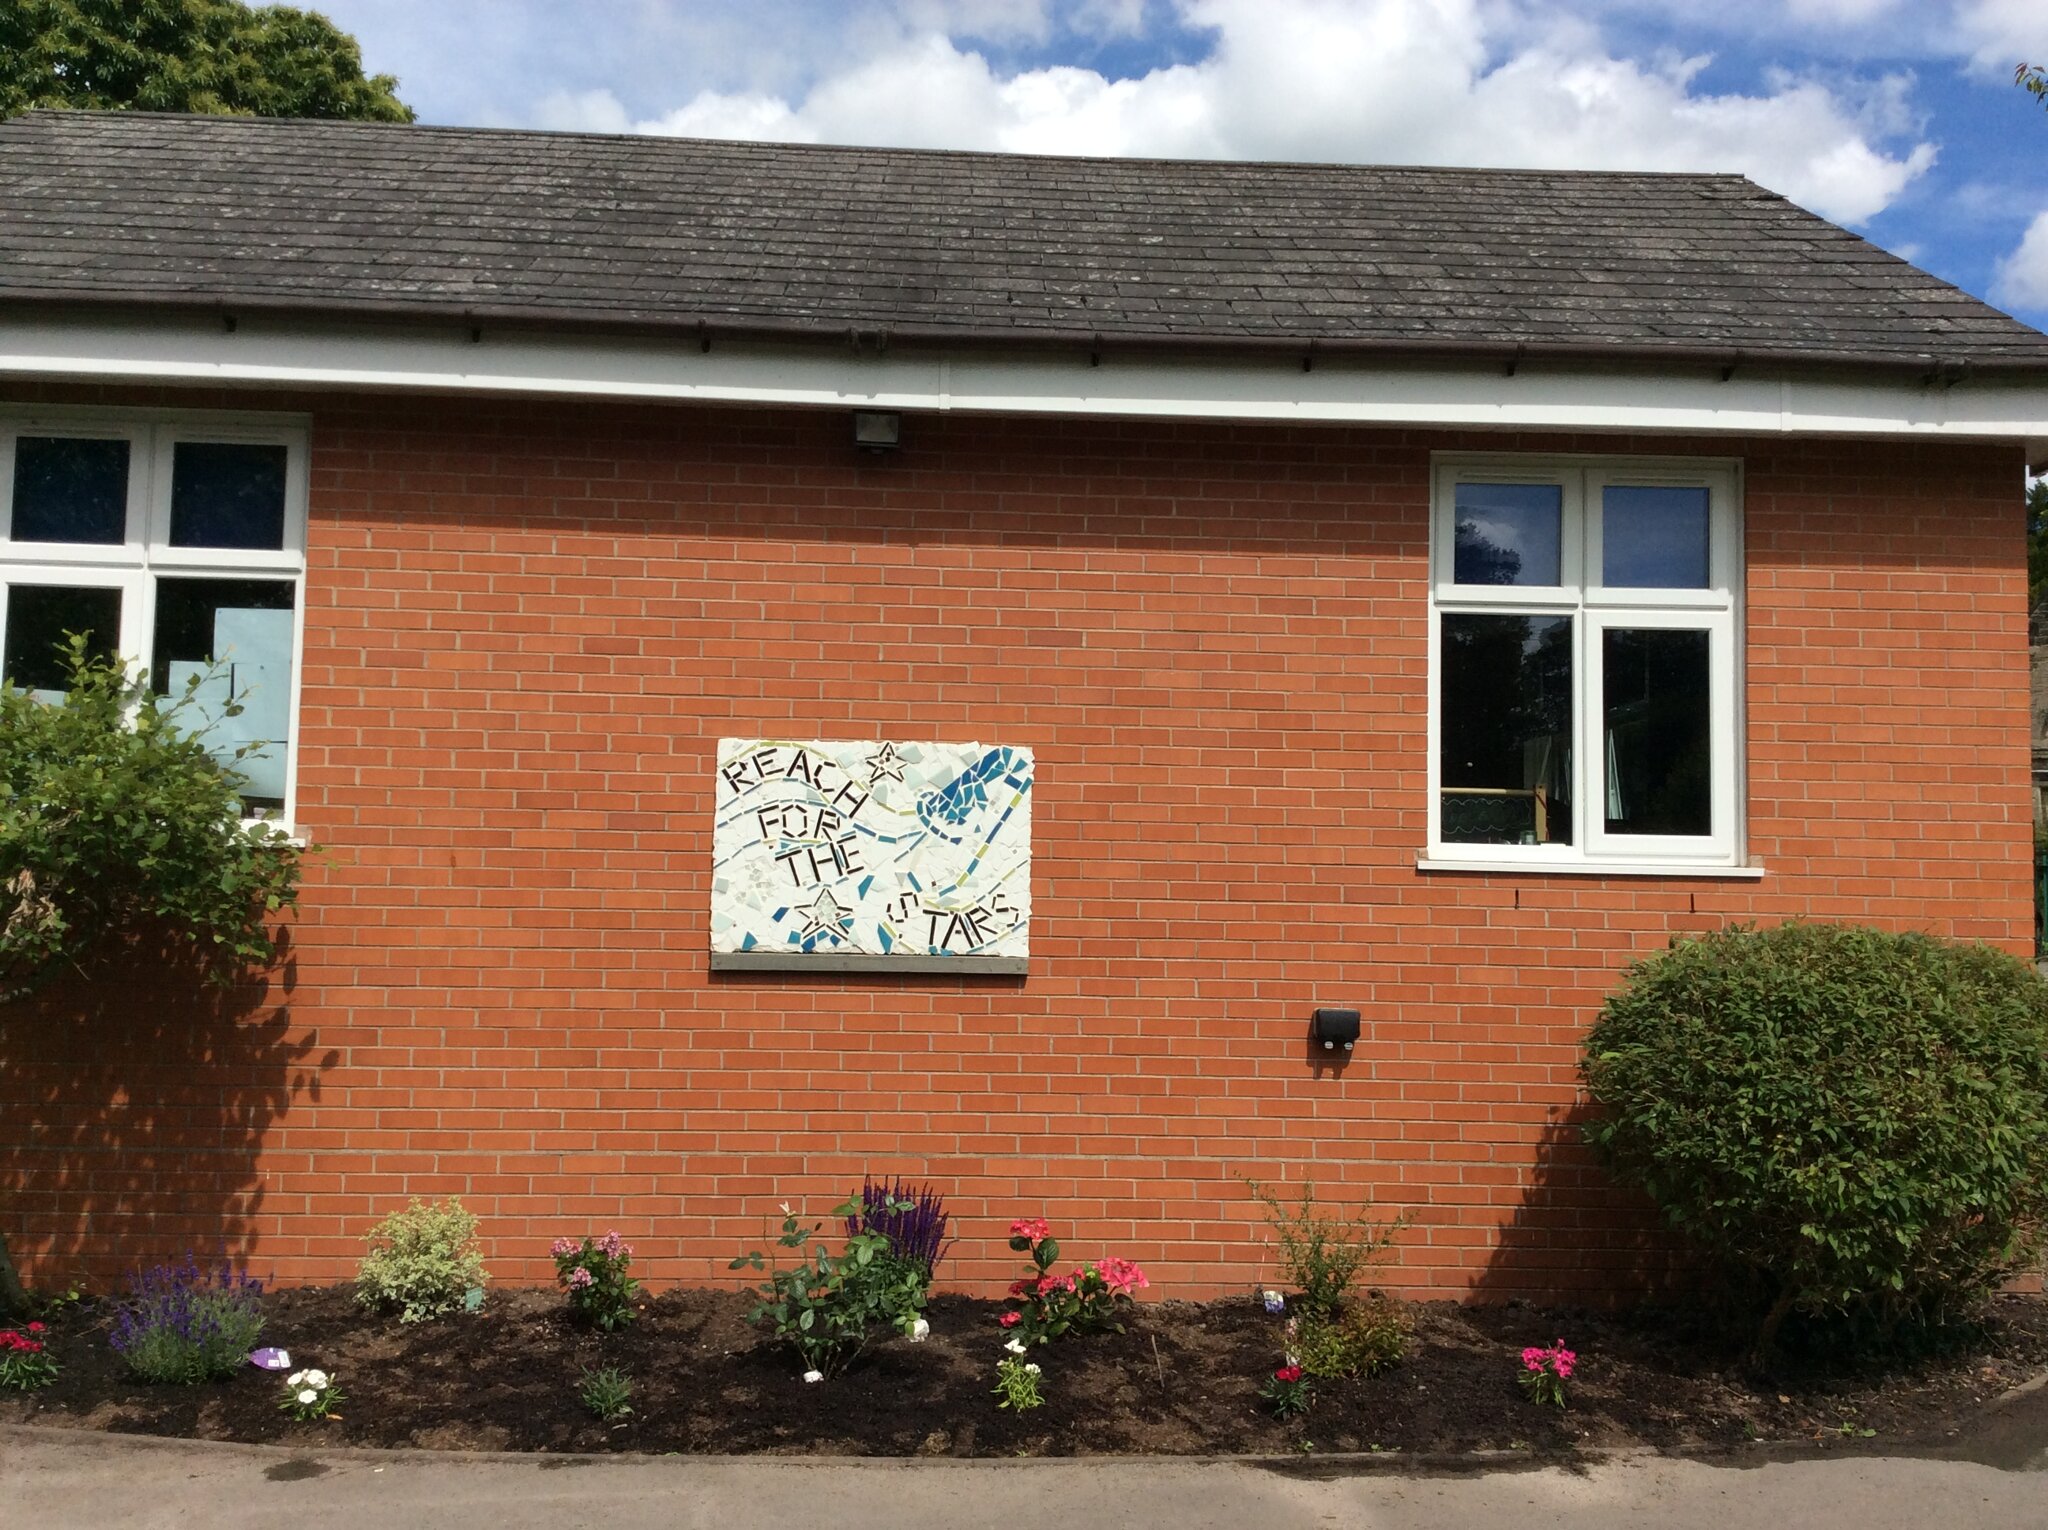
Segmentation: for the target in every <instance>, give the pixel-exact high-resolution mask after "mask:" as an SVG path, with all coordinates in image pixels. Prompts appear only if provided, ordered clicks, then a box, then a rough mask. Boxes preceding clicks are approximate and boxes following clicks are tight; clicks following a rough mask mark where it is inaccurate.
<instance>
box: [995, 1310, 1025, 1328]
mask: <svg viewBox="0 0 2048 1530" xmlns="http://www.w3.org/2000/svg"><path fill="white" fill-rule="evenodd" d="M996 1321H997V1322H998V1323H1000V1324H1001V1325H1002V1326H1003V1327H1005V1328H1015V1327H1016V1326H1017V1325H1018V1324H1019V1323H1021V1322H1023V1321H1024V1314H1023V1313H1021V1312H1005V1313H1004V1314H1003V1315H1002V1316H1001V1317H999V1318H997V1319H996Z"/></svg>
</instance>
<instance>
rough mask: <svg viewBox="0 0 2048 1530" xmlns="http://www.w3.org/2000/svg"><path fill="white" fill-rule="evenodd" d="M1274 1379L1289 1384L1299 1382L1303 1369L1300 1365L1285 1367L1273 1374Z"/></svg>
mask: <svg viewBox="0 0 2048 1530" xmlns="http://www.w3.org/2000/svg"><path fill="white" fill-rule="evenodd" d="M1273 1379H1274V1380H1275V1381H1285V1382H1289V1383H1293V1382H1296V1381H1299V1380H1301V1367H1300V1366H1298V1365H1283V1366H1281V1367H1280V1369H1279V1370H1277V1371H1275V1372H1274V1373H1273Z"/></svg>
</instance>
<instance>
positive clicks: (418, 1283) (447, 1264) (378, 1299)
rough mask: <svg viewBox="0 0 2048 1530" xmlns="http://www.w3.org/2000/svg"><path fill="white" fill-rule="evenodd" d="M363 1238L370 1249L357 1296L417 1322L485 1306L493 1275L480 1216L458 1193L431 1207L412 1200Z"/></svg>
mask: <svg viewBox="0 0 2048 1530" xmlns="http://www.w3.org/2000/svg"><path fill="white" fill-rule="evenodd" d="M363 1241H364V1242H366V1243H367V1244H369V1246H370V1251H369V1253H367V1254H365V1255H364V1256H363V1262H362V1264H361V1265H360V1266H358V1267H357V1270H356V1300H357V1301H359V1302H361V1303H362V1304H363V1305H364V1306H365V1307H378V1308H382V1309H384V1310H386V1311H389V1310H391V1309H393V1308H396V1309H397V1311H398V1320H399V1321H400V1322H401V1323H419V1322H424V1321H426V1320H427V1319H429V1318H436V1317H440V1316H441V1315H442V1314H444V1313H449V1312H459V1311H462V1310H464V1309H467V1310H469V1311H475V1310H476V1308H477V1307H479V1306H480V1305H482V1302H483V1288H484V1282H485V1281H486V1280H487V1279H489V1278H490V1277H489V1276H488V1275H486V1274H485V1272H484V1260H483V1254H482V1253H481V1252H480V1251H479V1249H478V1247H477V1238H476V1218H475V1217H473V1216H471V1215H470V1214H469V1212H467V1211H465V1210H464V1209H463V1206H462V1202H461V1201H459V1200H457V1199H456V1198H455V1197H453V1196H450V1197H449V1198H448V1199H447V1200H445V1201H439V1202H436V1203H435V1204H434V1205H431V1206H428V1205H424V1204H422V1203H421V1202H420V1201H418V1200H414V1201H413V1202H412V1203H411V1204H410V1205H408V1206H407V1207H406V1209H405V1210H403V1211H394V1212H392V1213H391V1215H390V1216H388V1217H386V1218H385V1219H384V1220H383V1221H382V1222H379V1223H378V1224H377V1226H376V1227H375V1228H373V1229H372V1230H371V1231H370V1233H369V1234H368V1236H367V1237H365V1238H364V1240H363Z"/></svg>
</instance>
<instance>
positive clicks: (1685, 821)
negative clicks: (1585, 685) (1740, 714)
mask: <svg viewBox="0 0 2048 1530" xmlns="http://www.w3.org/2000/svg"><path fill="white" fill-rule="evenodd" d="M1601 648H1602V652H1601V656H1600V662H1601V666H1602V667H1601V677H1600V684H1601V689H1602V694H1603V698H1604V701H1605V705H1606V709H1607V716H1606V730H1605V736H1606V740H1607V759H1606V761H1605V762H1604V765H1603V768H1602V775H1603V776H1604V778H1605V780H1606V783H1607V808H1606V811H1607V832H1608V833H1610V834H1699V835H1705V834H1711V833H1713V831H1714V815H1713V726H1712V721H1711V719H1710V717H1709V715H1708V706H1709V702H1708V692H1707V668H1708V657H1707V650H1708V637H1707V634H1706V633H1704V632H1698V631H1693V632H1674V631H1670V630H1667V629H1659V628H1639V629H1631V628H1626V627H1610V628H1608V629H1607V632H1606V635H1605V640H1604V642H1603V643H1602V645H1601Z"/></svg>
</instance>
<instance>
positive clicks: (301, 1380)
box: [284, 1371, 306, 1387]
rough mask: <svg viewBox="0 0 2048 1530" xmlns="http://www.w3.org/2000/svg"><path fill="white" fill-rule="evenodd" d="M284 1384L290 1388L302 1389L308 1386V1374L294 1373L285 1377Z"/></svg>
mask: <svg viewBox="0 0 2048 1530" xmlns="http://www.w3.org/2000/svg"><path fill="white" fill-rule="evenodd" d="M284 1384H285V1385H286V1386H288V1387H302V1386H304V1385H305V1384H306V1373H305V1372H304V1371H293V1372H292V1373H291V1375H289V1376H287V1377H285V1379H284Z"/></svg>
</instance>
